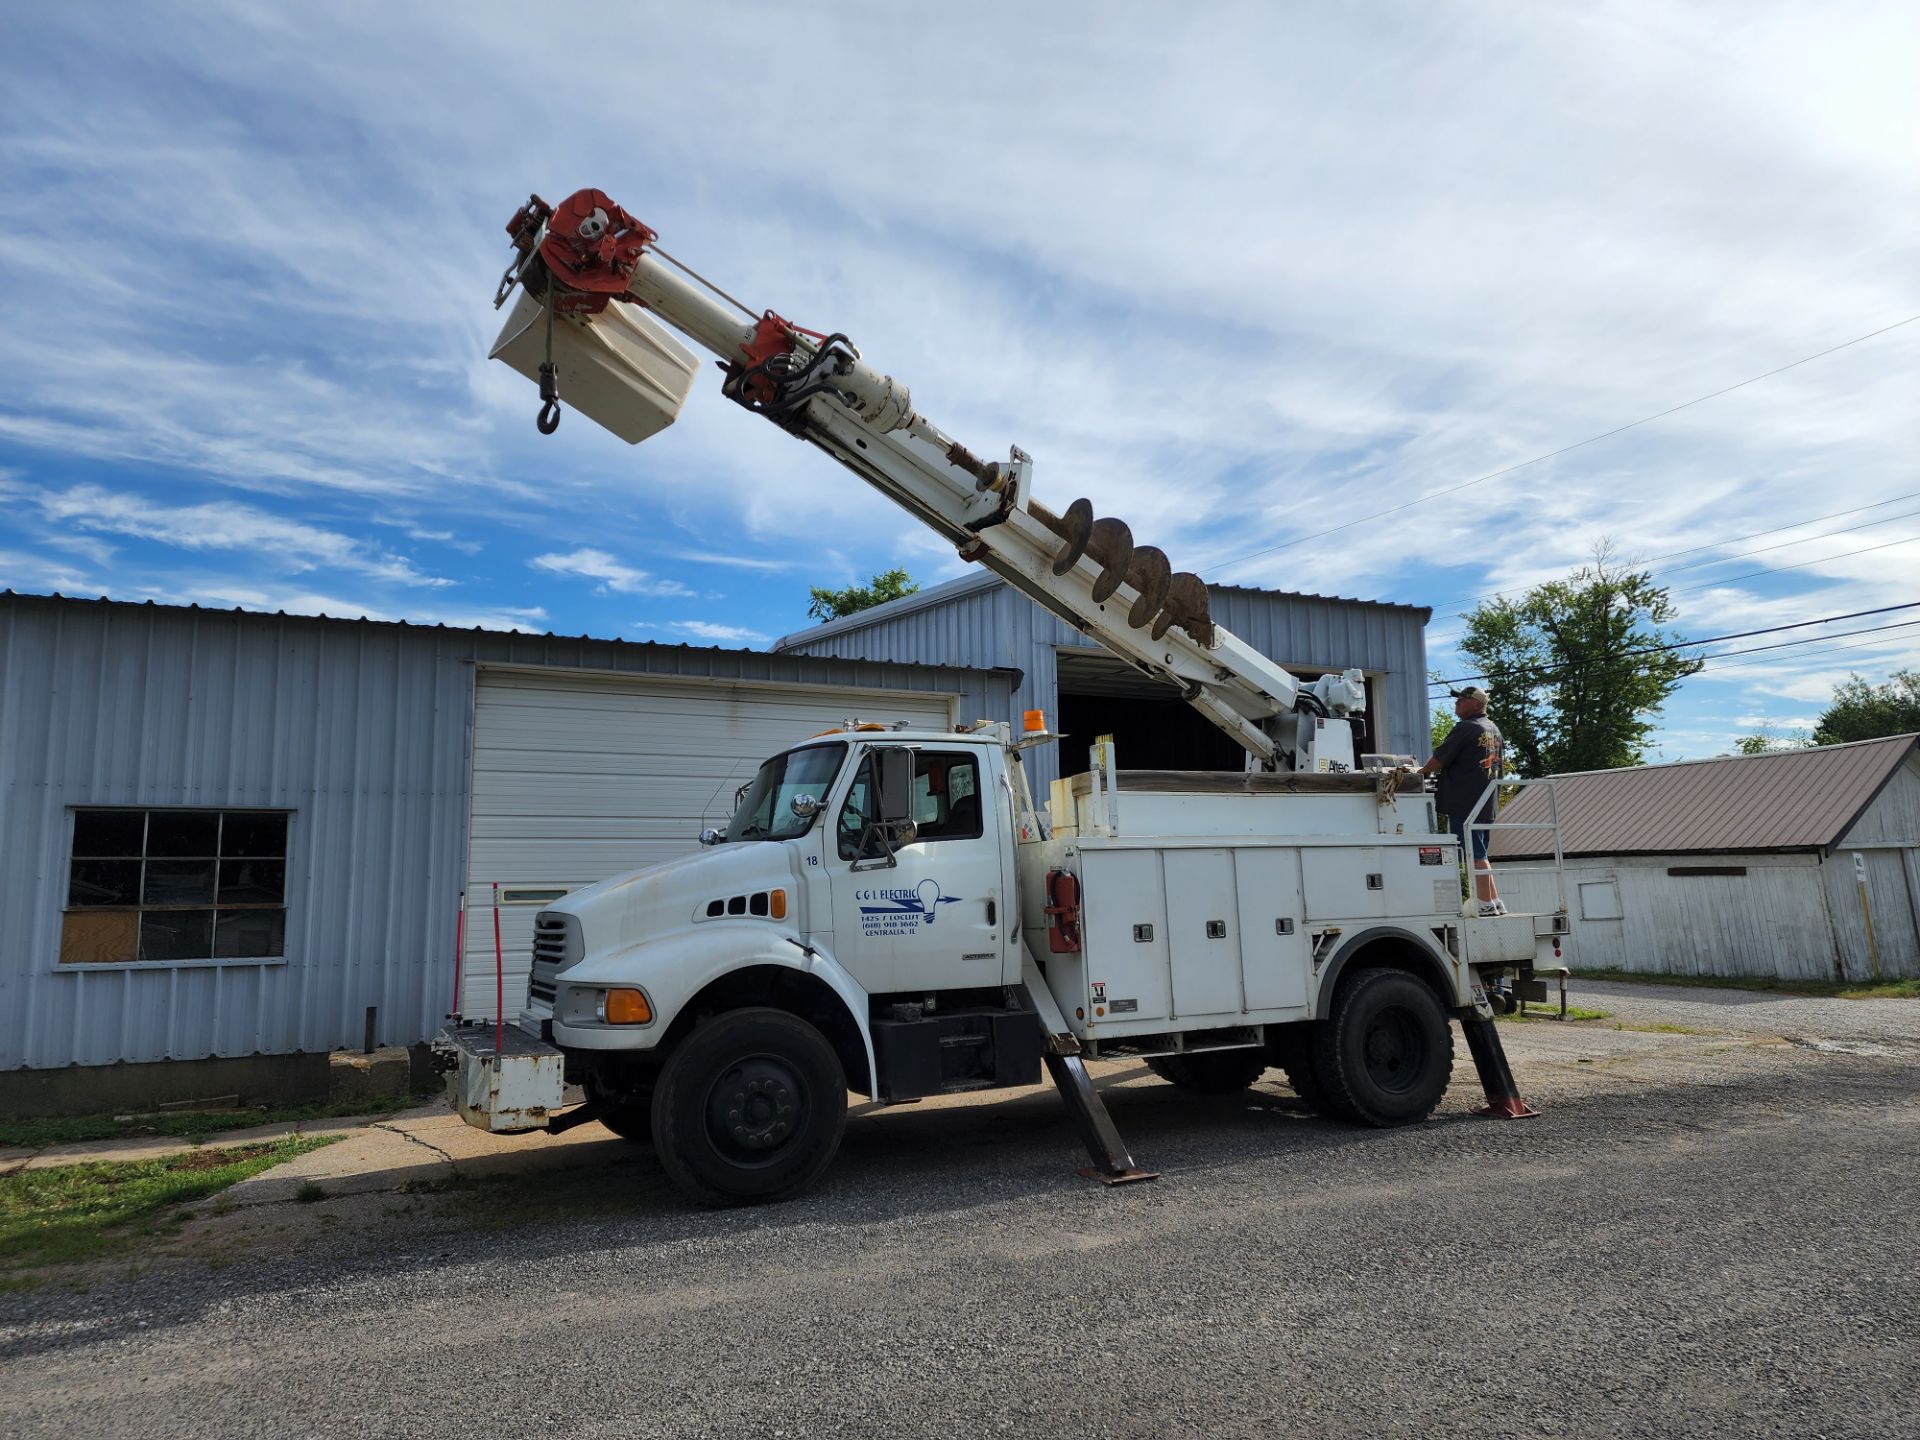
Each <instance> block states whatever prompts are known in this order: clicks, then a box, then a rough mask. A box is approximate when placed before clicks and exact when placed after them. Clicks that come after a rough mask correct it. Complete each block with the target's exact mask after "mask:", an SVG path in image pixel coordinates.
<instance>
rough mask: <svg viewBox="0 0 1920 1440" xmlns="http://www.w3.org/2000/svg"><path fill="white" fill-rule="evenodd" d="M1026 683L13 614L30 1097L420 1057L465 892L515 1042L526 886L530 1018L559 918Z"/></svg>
mask: <svg viewBox="0 0 1920 1440" xmlns="http://www.w3.org/2000/svg"><path fill="white" fill-rule="evenodd" d="M1012 679H1013V677H1011V676H1010V675H1005V674H998V675H996V674H990V673H980V672H977V671H964V670H960V669H955V668H952V667H934V666H925V665H898V664H870V663H849V662H845V661H835V660H826V659H817V658H814V657H811V656H806V655H773V654H767V653H764V652H755V651H742V650H721V649H696V648H693V647H690V646H676V645H652V644H630V643H624V642H621V641H608V640H590V639H587V638H585V637H582V638H580V639H566V638H562V637H560V636H554V635H520V634H511V633H503V632H491V631H479V630H449V629H445V628H443V627H439V626H434V627H421V626H412V625H406V624H396V623H374V622H368V621H364V620H361V621H343V620H329V619H324V618H321V619H310V618H298V617H292V616H286V615H262V614H253V613H245V612H239V611H211V610H202V609H199V608H197V607H170V606H159V605H153V604H144V605H132V604H121V603H116V602H111V601H105V600H101V601H80V600H69V599H62V598H60V597H58V596H53V597H35V596H21V595H15V594H14V593H13V592H11V591H6V592H0V1079H3V1078H4V1076H5V1075H6V1074H7V1073H9V1072H19V1071H21V1070H23V1069H24V1070H43V1069H46V1068H48V1067H59V1066H68V1065H80V1066H98V1065H108V1064H113V1063H116V1062H146V1061H163V1060H179V1059H195V1060H203V1059H206V1058H208V1057H233V1056H250V1055H288V1054H294V1053H297V1052H309V1053H310V1052H326V1051H330V1050H333V1049H336V1048H341V1047H352V1048H356V1049H357V1048H359V1047H360V1045H361V1044H362V1041H363V1038H364V1036H365V1033H366V1028H367V1025H368V1023H369V1016H370V1013H371V1023H372V1024H373V1026H374V1029H375V1038H376V1039H377V1041H378V1042H379V1043H382V1044H408V1043H412V1042H416V1041H419V1040H421V1039H423V1038H426V1037H428V1036H429V1035H430V1034H431V1033H432V1031H433V1030H434V1028H435V1027H436V1025H437V1024H438V1022H439V1020H440V1018H441V1017H442V1016H443V1015H444V1014H445V1013H446V1012H447V1010H448V1009H449V1007H450V1006H451V1005H453V1004H454V1003H455V999H454V996H455V988H454V987H455V980H454V945H455V930H456V922H457V919H458V917H459V915H460V913H461V895H462V891H463V890H464V891H466V892H467V895H468V898H469V904H470V905H471V906H472V909H471V911H470V921H469V923H468V925H467V928H466V957H465V959H466V975H465V981H464V985H463V987H462V989H461V992H460V998H459V1001H458V1004H459V1007H460V1008H461V1009H462V1011H463V1012H464V1013H466V1014H468V1015H480V1016H491V1015H493V1014H494V1013H495V988H496V987H495V964H494V946H493V929H492V917H491V914H490V911H489V909H488V908H487V906H488V905H489V904H490V901H491V898H492V886H493V885H494V883H495V882H498V883H499V884H500V885H501V886H502V893H503V898H504V899H505V900H506V901H507V902H508V903H507V904H505V905H504V906H503V907H502V910H501V915H502V920H503V926H502V928H503V936H504V948H505V950H506V952H507V966H506V975H505V983H504V989H505V998H506V1005H507V1007H508V1012H509V1013H512V1012H513V1011H514V1010H516V1009H517V1008H518V1007H519V1006H520V1005H521V1004H522V1003H524V986H525V981H526V972H527V959H526V950H525V946H526V943H527V940H528V937H529V936H530V932H531V926H532V918H533V915H534V913H535V912H536V911H537V909H538V907H539V905H540V904H542V903H544V902H545V901H546V900H548V899H550V898H552V897H553V896H554V895H555V894H556V893H559V892H564V891H565V890H567V889H571V888H574V887H576V886H579V885H583V884H588V883H591V882H593V881H595V880H599V879H602V878H605V877H606V876H608V875H610V874H615V873H618V872H619V871H622V870H626V869H630V868H633V867H635V866H638V865H644V864H648V863H651V862H653V861H656V860H660V859H665V858H668V857H670V856H673V855H677V854H681V853H684V852H685V851H687V850H689V849H691V848H692V847H693V846H694V845H695V844H696V842H697V836H698V832H699V830H700V828H701V825H702V823H703V820H706V821H718V820H719V819H721V818H722V817H723V816H724V815H725V813H726V812H727V811H729V810H730V809H731V806H732V797H733V792H734V790H735V788H736V787H737V786H738V785H740V784H741V783H742V782H744V781H745V780H746V779H748V778H749V777H750V776H751V775H752V773H753V768H754V766H755V765H756V764H757V763H758V762H759V761H760V760H762V759H764V758H765V757H766V756H767V755H769V754H772V753H773V752H775V751H777V750H779V749H781V748H783V747H785V746H787V745H790V744H792V743H794V742H795V741H798V740H800V739H803V738H805V737H806V736H808V735H810V734H814V733H817V732H818V731H820V730H821V729H823V728H827V727H831V726H833V725H837V724H839V723H840V722H841V720H843V719H844V718H847V717H848V716H849V715H850V714H856V713H857V714H859V715H861V716H863V717H865V718H869V719H882V720H895V719H901V720H912V721H917V722H921V723H931V724H934V725H942V726H944V725H948V724H952V723H955V722H957V721H960V720H963V719H964V720H971V719H974V718H977V717H979V716H982V715H996V716H998V715H1005V714H1007V713H1009V710H1010V708H1011V705H1012V698H1011V691H1012ZM0 1090H4V1085H0ZM3 1099H4V1095H0V1100H3ZM4 1108H6V1107H5V1105H4V1104H0V1109H4Z"/></svg>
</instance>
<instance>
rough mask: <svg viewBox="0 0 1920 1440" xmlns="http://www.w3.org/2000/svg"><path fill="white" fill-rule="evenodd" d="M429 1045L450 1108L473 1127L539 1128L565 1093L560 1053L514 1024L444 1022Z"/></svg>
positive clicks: (498, 1131)
mask: <svg viewBox="0 0 1920 1440" xmlns="http://www.w3.org/2000/svg"><path fill="white" fill-rule="evenodd" d="M433 1050H434V1056H435V1059H436V1061H437V1062H438V1063H439V1064H440V1065H441V1066H442V1067H443V1068H445V1070H446V1071H447V1094H448V1096H449V1098H450V1099H451V1100H452V1101H453V1107H454V1109H456V1110H457V1111H459V1112H460V1118H461V1119H462V1120H465V1121H466V1122H467V1123H468V1124H469V1125H472V1126H474V1127H475V1128H476V1129H480V1130H487V1131H491V1132H492V1133H494V1134H496V1135H503V1134H511V1133H514V1132H516V1131H524V1130H545V1129H546V1128H548V1126H549V1125H550V1123H551V1122H552V1119H553V1115H554V1112H556V1111H557V1110H559V1108H560V1106H561V1103H562V1101H563V1099H564V1097H565V1095H566V1057H565V1056H563V1055H562V1054H561V1053H560V1051H559V1050H558V1049H557V1048H555V1047H554V1046H552V1045H549V1044H547V1043H546V1041H544V1040H541V1039H540V1038H539V1037H537V1036H535V1035H530V1034H528V1033H527V1032H526V1031H525V1030H522V1029H521V1028H520V1027H519V1026H518V1025H508V1026H506V1027H505V1029H504V1030H501V1029H499V1028H498V1027H496V1026H494V1025H491V1024H488V1023H486V1022H485V1021H479V1022H475V1023H471V1024H465V1025H450V1026H448V1027H447V1028H446V1029H445V1030H443V1031H441V1032H440V1035H439V1037H438V1038H437V1039H436V1040H435V1041H434V1042H433Z"/></svg>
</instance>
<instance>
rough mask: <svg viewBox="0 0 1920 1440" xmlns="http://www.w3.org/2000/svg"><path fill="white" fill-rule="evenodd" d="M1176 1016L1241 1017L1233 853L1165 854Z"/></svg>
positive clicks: (1237, 917)
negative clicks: (1239, 1015)
mask: <svg viewBox="0 0 1920 1440" xmlns="http://www.w3.org/2000/svg"><path fill="white" fill-rule="evenodd" d="M1161 860H1162V862H1163V864H1164V866H1165V872H1166V887H1167V935H1168V945H1167V949H1168V954H1169V955H1170V956H1171V958H1172V961H1173V1013H1174V1014H1175V1015H1176V1016H1177V1017H1179V1018H1180V1019H1182V1020H1185V1019H1190V1018H1193V1017H1195V1016H1204V1015H1238V1014H1239V1013H1240V1011H1241V1009H1242V1006H1241V1003H1240V906H1239V902H1238V900H1237V899H1236V897H1235V895H1234V878H1233V868H1234V867H1233V852H1232V851H1231V850H1166V851H1163V852H1162V853H1161Z"/></svg>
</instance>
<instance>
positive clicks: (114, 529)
mask: <svg viewBox="0 0 1920 1440" xmlns="http://www.w3.org/2000/svg"><path fill="white" fill-rule="evenodd" d="M37 499H38V503H39V507H40V511H41V513H42V514H43V515H44V516H45V517H46V518H47V519H48V520H50V521H53V522H54V523H56V524H61V525H68V526H72V527H74V528H75V529H79V530H87V531H95V532H105V533H107V534H114V535H130V536H134V537H136V538H139V539H142V540H151V541H155V542H157V543H159V544H162V545H170V546H172V547H174V548H175V549H180V550H230V551H242V552H246V553H249V554H265V555H271V556H272V557H274V559H275V561H276V562H277V563H278V564H279V565H281V566H282V567H284V568H285V569H287V570H291V571H296V572H298V571H306V570H314V569H318V568H320V567H322V566H325V567H328V568H331V569H335V570H344V571H348V572H351V573H354V574H358V575H365V576H369V577H371V578H373V579H376V580H386V581H392V582H395V583H398V584H403V585H425V586H432V587H439V586H444V585H450V584H452V583H453V582H452V581H450V580H445V579H441V578H440V577H438V576H434V575H423V574H421V573H420V572H419V571H418V570H416V569H415V568H414V566H413V562H412V561H410V560H408V559H406V557H404V556H401V555H395V554H393V553H391V552H390V551H386V550H382V549H380V548H379V547H377V546H373V545H369V544H367V543H366V542H365V541H362V540H357V539H355V538H354V537H352V536H350V535H346V534H342V533H341V532H339V531H337V530H328V529H324V528H322V527H320V526H317V525H309V524H306V523H304V522H302V521H298V520H289V519H287V518H285V517H283V516H279V515H273V514H269V513H268V512H266V511H264V510H260V509H257V508H255V507H253V506H250V505H242V504H238V503H236V502H233V501H224V500H223V501H209V502H207V503H205V504H200V505H163V504H160V503H158V502H156V501H152V500H147V499H144V498H142V497H140V496H138V495H127V494H116V493H114V492H112V491H108V490H105V489H102V488H101V487H100V486H97V485H76V486H74V487H72V488H71V489H67V490H43V491H41V492H40V494H39V495H38V497H37Z"/></svg>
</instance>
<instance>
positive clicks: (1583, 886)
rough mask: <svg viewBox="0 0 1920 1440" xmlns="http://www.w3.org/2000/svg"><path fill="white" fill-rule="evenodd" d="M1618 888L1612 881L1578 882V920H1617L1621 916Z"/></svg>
mask: <svg viewBox="0 0 1920 1440" xmlns="http://www.w3.org/2000/svg"><path fill="white" fill-rule="evenodd" d="M1621 913H1622V912H1621V909H1620V887H1619V885H1618V884H1617V883H1615V882H1614V881H1612V880H1582V881H1581V882H1580V918H1581V919H1582V920H1618V919H1619V918H1620V916H1621Z"/></svg>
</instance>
